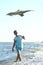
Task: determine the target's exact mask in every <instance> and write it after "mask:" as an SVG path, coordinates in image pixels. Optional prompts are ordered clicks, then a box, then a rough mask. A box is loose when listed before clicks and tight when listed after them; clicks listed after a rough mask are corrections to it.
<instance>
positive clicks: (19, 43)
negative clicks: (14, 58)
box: [14, 35, 23, 50]
mask: <svg viewBox="0 0 43 65" xmlns="http://www.w3.org/2000/svg"><path fill="white" fill-rule="evenodd" d="M14 40H15V41H16V44H15V47H16V49H20V50H21V49H22V48H23V44H22V36H21V35H18V36H17V37H15V38H14Z"/></svg>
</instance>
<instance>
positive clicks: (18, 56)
mask: <svg viewBox="0 0 43 65" xmlns="http://www.w3.org/2000/svg"><path fill="white" fill-rule="evenodd" d="M18 59H19V61H21V57H20V52H19V50H17V58H16V62H17V61H18Z"/></svg>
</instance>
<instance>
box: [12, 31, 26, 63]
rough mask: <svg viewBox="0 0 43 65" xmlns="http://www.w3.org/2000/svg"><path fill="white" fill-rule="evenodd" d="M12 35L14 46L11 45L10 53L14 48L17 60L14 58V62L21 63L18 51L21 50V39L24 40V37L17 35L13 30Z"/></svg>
mask: <svg viewBox="0 0 43 65" xmlns="http://www.w3.org/2000/svg"><path fill="white" fill-rule="evenodd" d="M14 35H15V38H14V44H13V47H12V51H14V46H15V48H16V51H17V58H16V61H15V62H17V61H18V59H19V61H21V57H20V51H21V49H22V39H24V40H25V37H24V36H21V35H18V32H17V31H16V30H15V31H14Z"/></svg>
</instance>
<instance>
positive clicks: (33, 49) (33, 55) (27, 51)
mask: <svg viewBox="0 0 43 65" xmlns="http://www.w3.org/2000/svg"><path fill="white" fill-rule="evenodd" d="M12 46H13V42H0V62H1V61H4V60H8V59H12V58H15V59H16V56H17V52H16V49H15V48H14V52H12ZM21 57H22V59H23V60H24V61H26V62H27V64H25V65H43V43H41V42H23V49H22V50H21Z"/></svg>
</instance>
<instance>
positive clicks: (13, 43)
mask: <svg viewBox="0 0 43 65" xmlns="http://www.w3.org/2000/svg"><path fill="white" fill-rule="evenodd" d="M15 44H16V41H15V40H14V43H13V47H12V51H14V46H15Z"/></svg>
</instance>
